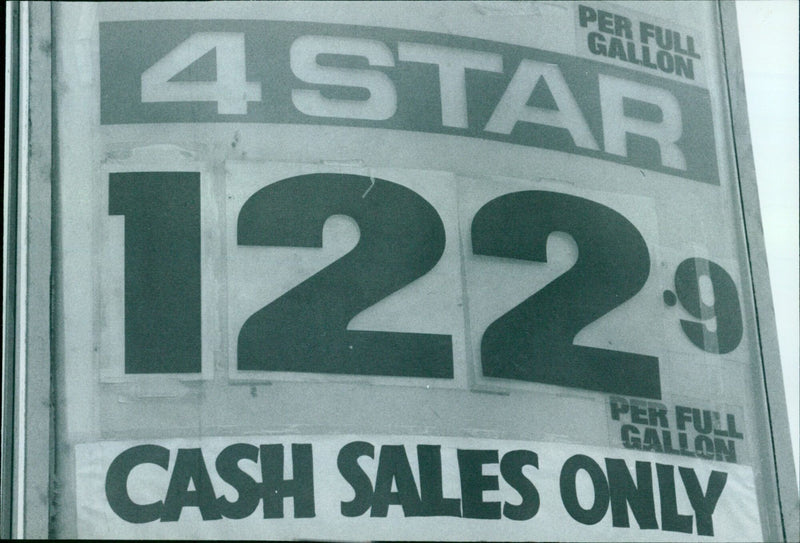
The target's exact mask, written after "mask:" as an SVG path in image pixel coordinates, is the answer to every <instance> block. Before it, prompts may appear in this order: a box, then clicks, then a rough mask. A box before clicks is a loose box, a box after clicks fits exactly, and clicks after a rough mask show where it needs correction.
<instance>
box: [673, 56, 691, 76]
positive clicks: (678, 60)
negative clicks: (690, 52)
mask: <svg viewBox="0 0 800 543" xmlns="http://www.w3.org/2000/svg"><path fill="white" fill-rule="evenodd" d="M675 73H676V74H677V75H681V76H683V77H685V78H687V79H694V61H693V60H692V59H690V58H683V57H682V56H680V55H675Z"/></svg>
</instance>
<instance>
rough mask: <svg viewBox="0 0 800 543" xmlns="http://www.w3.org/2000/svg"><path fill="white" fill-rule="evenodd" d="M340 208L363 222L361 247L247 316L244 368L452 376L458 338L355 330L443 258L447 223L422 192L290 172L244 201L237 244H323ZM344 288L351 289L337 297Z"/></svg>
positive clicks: (241, 344) (241, 342)
mask: <svg viewBox="0 0 800 543" xmlns="http://www.w3.org/2000/svg"><path fill="white" fill-rule="evenodd" d="M337 214H341V215H347V216H349V217H352V218H353V219H354V220H355V221H356V222H357V223H358V226H359V228H360V231H361V236H360V239H359V241H358V244H357V245H356V247H355V248H354V249H353V250H352V251H350V252H349V253H348V254H346V255H345V256H343V257H342V258H340V259H339V260H337V261H336V262H334V263H332V264H331V265H329V266H328V267H326V268H325V269H323V270H322V271H320V272H318V273H317V274H315V275H313V276H312V277H310V278H309V279H307V280H306V281H304V282H303V283H301V284H300V285H298V286H297V287H295V288H293V289H292V290H290V291H289V292H287V293H286V294H284V295H282V296H281V297H280V298H278V299H277V300H275V301H273V302H272V303H270V304H269V305H267V306H266V307H264V308H262V309H260V310H259V311H257V312H256V313H254V314H253V315H252V316H251V317H250V318H249V319H247V321H246V322H245V323H244V325H243V326H242V328H241V330H240V331H239V338H238V368H239V369H240V370H261V371H292V372H321V373H346V374H350V375H385V376H403V377H428V378H431V377H434V378H437V377H438V378H452V377H453V349H452V338H451V336H448V335H434V334H416V333H399V332H372V331H354V330H347V324H348V323H349V322H350V320H351V319H352V318H353V317H355V316H356V315H357V314H358V313H359V312H361V311H362V310H364V309H366V308H368V307H369V306H371V305H373V304H375V303H376V302H378V301H380V300H381V299H383V298H385V297H386V296H388V295H389V294H391V293H393V292H395V291H397V290H399V289H400V288H402V287H404V286H406V285H408V284H409V283H411V282H412V281H414V280H415V279H418V278H419V277H421V276H422V275H424V274H425V273H427V272H428V271H429V270H430V269H431V268H433V267H434V266H435V265H436V263H437V262H438V261H439V258H440V257H441V255H442V252H443V251H444V246H445V234H444V226H443V225H442V221H441V219H440V218H439V215H438V214H437V213H436V210H435V209H434V208H433V206H431V204H429V203H428V202H427V201H426V200H425V199H423V198H422V197H421V196H419V195H418V194H417V193H415V192H413V191H411V190H409V189H407V188H405V187H403V186H401V185H398V184H396V183H391V182H389V181H384V180H382V179H374V180H372V179H370V178H369V177H363V176H358V175H344V174H310V175H301V176H298V177H292V178H289V179H283V180H281V181H278V182H276V183H273V184H271V185H269V186H267V187H264V188H263V189H261V190H259V191H258V192H256V193H255V194H254V195H253V196H251V197H250V198H249V199H248V200H247V202H245V204H244V205H243V206H242V209H241V211H240V212H239V218H238V225H237V236H238V243H239V245H253V246H273V247H274V246H277V247H322V228H323V225H324V224H325V221H326V220H327V219H328V218H329V217H331V216H332V215H337ZM264 280H265V281H269V280H270V278H269V277H265V278H264ZM343 286H345V287H346V288H343ZM343 290H344V291H346V292H347V295H346V296H341V295H337V293H341V292H342V291H343Z"/></svg>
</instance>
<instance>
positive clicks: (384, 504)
mask: <svg viewBox="0 0 800 543" xmlns="http://www.w3.org/2000/svg"><path fill="white" fill-rule="evenodd" d="M392 482H394V484H395V485H397V492H392ZM390 505H400V506H402V507H403V514H404V515H405V516H407V517H420V516H423V514H422V510H423V507H422V500H421V499H420V497H419V492H418V491H417V484H416V483H415V482H414V475H413V474H412V473H411V465H410V464H409V463H408V456H406V449H405V447H403V446H402V445H384V446H383V447H381V453H380V457H379V459H378V474H377V476H376V477H375V492H374V494H373V496H372V511H371V512H370V516H372V517H385V516H386V515H387V514H388V513H389V506H390Z"/></svg>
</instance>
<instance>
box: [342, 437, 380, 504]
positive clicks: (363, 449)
mask: <svg viewBox="0 0 800 543" xmlns="http://www.w3.org/2000/svg"><path fill="white" fill-rule="evenodd" d="M361 456H369V457H370V458H375V447H373V446H372V444H371V443H367V442H366V441H352V442H350V443H348V444H347V445H345V446H344V447H342V449H341V450H340V451H339V457H338V458H337V460H336V464H337V466H338V467H339V473H341V474H342V477H344V479H345V480H346V481H347V482H348V483H349V484H350V486H351V487H353V491H354V492H355V496H354V497H353V499H352V500H351V501H349V502H342V505H341V508H342V515H344V516H346V517H358V516H360V515H363V514H364V513H366V512H367V511H368V510H369V508H370V506H371V505H372V481H370V479H369V476H368V475H367V474H366V473H364V470H362V469H361V466H359V465H358V459H359V457H361Z"/></svg>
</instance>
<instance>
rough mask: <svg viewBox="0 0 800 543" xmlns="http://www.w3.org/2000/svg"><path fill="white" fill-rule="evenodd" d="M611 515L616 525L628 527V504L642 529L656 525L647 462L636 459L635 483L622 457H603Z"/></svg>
mask: <svg viewBox="0 0 800 543" xmlns="http://www.w3.org/2000/svg"><path fill="white" fill-rule="evenodd" d="M606 472H607V473H608V487H609V491H610V499H611V517H612V523H613V525H614V526H615V527H622V528H628V527H629V526H630V521H629V519H628V505H630V507H631V511H633V516H634V517H635V518H636V522H638V523H639V528H641V529H642V530H654V529H657V528H658V522H657V521H656V505H655V499H654V497H653V474H652V471H651V467H650V462H636V482H634V481H633V479H632V478H631V474H630V472H629V471H628V466H627V465H626V464H625V461H624V460H621V459H618V458H606Z"/></svg>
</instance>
